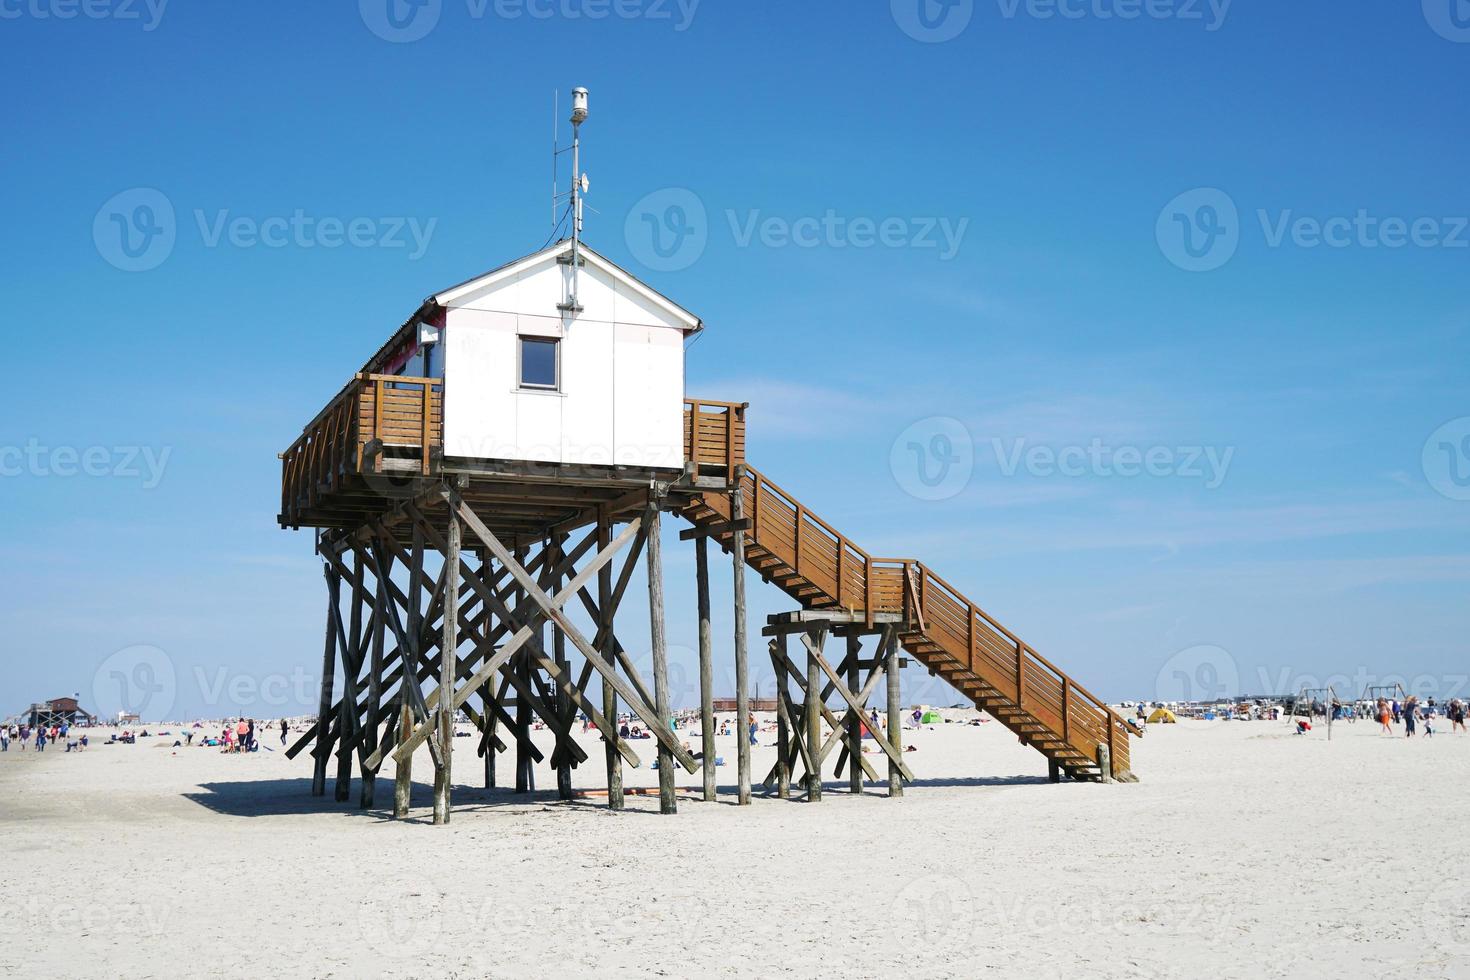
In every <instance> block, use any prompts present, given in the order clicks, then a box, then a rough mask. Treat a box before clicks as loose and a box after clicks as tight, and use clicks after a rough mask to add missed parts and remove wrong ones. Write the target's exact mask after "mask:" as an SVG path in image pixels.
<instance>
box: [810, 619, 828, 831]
mask: <svg viewBox="0 0 1470 980" xmlns="http://www.w3.org/2000/svg"><path fill="white" fill-rule="evenodd" d="M825 639H826V634H825V632H822V633H816V632H814V633H813V634H811V636H810V638H809V642H811V643H813V644H815V645H820V644H821V643H822V641H823V640H825ZM821 685H822V668H821V667H820V666H818V664H817V655H816V653H814V652H813V651H812V650H810V649H809V650H807V653H806V745H807V749H808V751H809V752H810V753H811V755H812V764H811V765H810V766H808V767H807V773H806V798H807V800H808V801H809V802H811V803H820V802H821V801H822V760H821V757H820V756H819V755H818V754H817V746H819V745H821V744H822V695H821V690H822V687H821Z"/></svg>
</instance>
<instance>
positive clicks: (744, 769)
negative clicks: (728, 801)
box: [730, 468, 750, 806]
mask: <svg viewBox="0 0 1470 980" xmlns="http://www.w3.org/2000/svg"><path fill="white" fill-rule="evenodd" d="M744 482H745V473H744V470H743V468H741V469H740V470H737V471H736V473H735V474H734V480H733V483H734V489H733V491H732V492H731V494H730V519H731V521H732V522H733V523H734V524H736V525H737V527H736V529H735V533H734V537H733V538H732V539H731V541H730V555H731V563H732V565H733V569H734V579H735V586H734V589H735V714H736V715H737V716H738V724H737V725H736V726H735V733H736V735H737V738H736V739H735V745H736V749H735V767H736V785H737V788H736V797H735V801H736V803H737V804H738V805H740V806H749V805H750V668H749V664H748V663H747V656H746V645H745V531H744V530H742V529H741V528H740V527H738V525H739V524H740V523H741V522H743V521H744V520H745V493H744V491H743V490H742V489H741V486H742V484H743V483H744Z"/></svg>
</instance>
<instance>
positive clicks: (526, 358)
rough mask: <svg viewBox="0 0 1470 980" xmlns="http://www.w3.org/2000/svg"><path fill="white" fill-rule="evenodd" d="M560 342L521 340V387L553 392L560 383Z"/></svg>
mask: <svg viewBox="0 0 1470 980" xmlns="http://www.w3.org/2000/svg"><path fill="white" fill-rule="evenodd" d="M560 347H561V342H560V341H558V340H553V339H551V338H543V337H522V338H521V387H522V388H541V389H545V390H548V391H555V390H556V389H557V388H558V387H559V384H560V381H561V376H560V375H561V372H560V370H559V369H560V367H561V364H560V361H561V349H560Z"/></svg>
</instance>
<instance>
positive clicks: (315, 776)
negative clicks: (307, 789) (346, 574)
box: [311, 568, 341, 796]
mask: <svg viewBox="0 0 1470 980" xmlns="http://www.w3.org/2000/svg"><path fill="white" fill-rule="evenodd" d="M340 583H341V577H340V576H338V575H337V573H336V572H334V571H332V570H331V569H330V568H328V570H327V642H326V648H325V650H324V651H323V653H322V693H321V699H320V700H319V701H318V702H317V704H318V707H317V713H316V719H317V733H316V760H315V764H314V765H313V767H312V770H311V795H312V796H326V795H327V759H328V757H329V755H330V753H331V743H330V742H328V741H327V733H328V732H329V731H330V729H331V724H330V721H331V720H330V719H329V718H328V717H327V716H328V715H329V714H331V713H332V683H333V682H334V681H335V680H336V676H335V675H336V670H337V631H336V629H335V628H334V626H333V620H332V617H333V616H334V615H335V614H336V609H337V600H338V599H339V598H340V595H341V589H340Z"/></svg>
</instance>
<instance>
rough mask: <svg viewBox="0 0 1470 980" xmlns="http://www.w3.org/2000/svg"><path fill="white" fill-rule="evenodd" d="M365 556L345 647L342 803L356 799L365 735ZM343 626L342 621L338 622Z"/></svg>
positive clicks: (355, 572) (358, 566) (355, 581)
mask: <svg viewBox="0 0 1470 980" xmlns="http://www.w3.org/2000/svg"><path fill="white" fill-rule="evenodd" d="M362 583H363V569H362V555H360V554H354V555H353V558H352V581H351V583H350V584H351V589H350V590H349V591H350V593H351V596H352V600H351V601H352V612H351V614H350V615H349V616H348V619H347V627H348V628H347V643H346V645H345V646H343V647H342V678H343V680H344V682H345V683H344V684H343V686H342V704H341V709H340V710H339V712H338V723H337V785H336V790H335V792H334V794H333V796H334V798H335V799H336V800H337V802H338V803H346V802H347V801H348V799H349V798H351V796H352V750H353V747H354V744H355V743H356V741H357V739H358V738H360V737H361V733H360V732H358V731H357V694H356V684H355V681H356V677H357V668H358V667H359V666H360V665H361V664H362ZM338 622H339V623H340V622H341V621H340V619H339V620H338ZM364 758H365V757H364Z"/></svg>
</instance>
